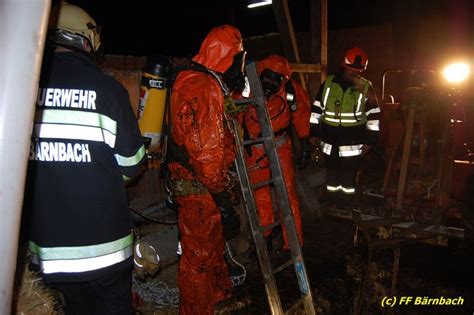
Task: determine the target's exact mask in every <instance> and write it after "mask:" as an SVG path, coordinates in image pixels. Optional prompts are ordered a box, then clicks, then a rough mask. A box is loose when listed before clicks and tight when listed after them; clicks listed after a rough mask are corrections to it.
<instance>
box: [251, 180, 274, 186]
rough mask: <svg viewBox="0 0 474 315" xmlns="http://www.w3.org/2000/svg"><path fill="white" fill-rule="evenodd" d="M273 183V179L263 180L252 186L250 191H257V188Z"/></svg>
mask: <svg viewBox="0 0 474 315" xmlns="http://www.w3.org/2000/svg"><path fill="white" fill-rule="evenodd" d="M274 182H275V180H274V179H273V178H270V179H268V180H264V181H263V182H258V183H256V184H252V189H259V188H262V187H265V186H267V185H270V184H272V183H274Z"/></svg>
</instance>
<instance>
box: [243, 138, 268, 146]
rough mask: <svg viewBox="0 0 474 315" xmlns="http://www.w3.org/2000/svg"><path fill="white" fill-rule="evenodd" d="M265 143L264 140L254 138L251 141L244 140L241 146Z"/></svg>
mask: <svg viewBox="0 0 474 315" xmlns="http://www.w3.org/2000/svg"><path fill="white" fill-rule="evenodd" d="M263 141H265V138H255V139H252V140H245V141H243V142H242V144H243V145H249V144H254V143H262V142H263Z"/></svg>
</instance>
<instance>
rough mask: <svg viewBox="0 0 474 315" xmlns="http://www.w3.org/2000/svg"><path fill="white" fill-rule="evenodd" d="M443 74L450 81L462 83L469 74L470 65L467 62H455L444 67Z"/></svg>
mask: <svg viewBox="0 0 474 315" xmlns="http://www.w3.org/2000/svg"><path fill="white" fill-rule="evenodd" d="M443 75H444V77H445V79H446V80H447V81H448V82H449V83H460V82H463V81H464V80H466V79H467V77H468V76H469V66H468V65H467V64H465V63H453V64H450V65H448V66H446V68H444V71H443Z"/></svg>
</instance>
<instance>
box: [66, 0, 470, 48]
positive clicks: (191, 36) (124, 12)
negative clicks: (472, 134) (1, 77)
mask: <svg viewBox="0 0 474 315" xmlns="http://www.w3.org/2000/svg"><path fill="white" fill-rule="evenodd" d="M310 2H311V0H288V5H289V8H290V12H291V14H292V19H293V25H294V28H295V31H296V32H308V31H309V30H310ZM473 2H474V1H471V0H393V1H388V0H358V1H349V0H328V6H329V8H328V20H329V22H328V23H329V25H328V27H329V29H330V30H331V29H338V28H351V27H357V26H365V25H372V24H383V23H392V22H394V21H398V23H400V21H404V20H410V19H411V20H413V19H417V18H422V17H439V16H446V17H448V16H449V15H453V14H463V12H464V14H465V13H466V11H469V10H471V11H472V9H473V4H472V3H473ZM69 3H71V4H76V5H78V6H80V7H82V8H84V9H85V10H86V11H88V12H89V13H90V14H91V16H93V17H94V18H95V19H96V21H97V23H98V24H99V25H100V26H101V27H102V42H103V44H104V47H105V53H106V54H115V55H137V56H145V55H152V54H165V55H170V56H178V57H183V56H192V55H194V54H195V53H196V52H197V51H198V49H199V45H200V43H201V41H202V40H203V38H204V36H205V35H206V34H207V32H208V31H209V30H210V29H211V28H212V27H214V26H217V25H220V24H231V25H234V26H236V27H237V28H239V30H240V31H241V33H242V35H243V36H244V38H246V37H249V36H255V35H264V34H268V33H271V32H277V31H278V30H277V25H276V22H275V18H274V14H273V9H272V7H271V6H264V7H260V8H255V9H248V8H247V7H246V1H245V0H220V1H219V0H200V1H178V0H174V1H164V0H158V1H157V0H155V1H151V0H148V1H145V0H135V1H126V0H118V1H113V2H112V1H96V0H70V1H69ZM471 14H472V13H471ZM471 18H472V16H471Z"/></svg>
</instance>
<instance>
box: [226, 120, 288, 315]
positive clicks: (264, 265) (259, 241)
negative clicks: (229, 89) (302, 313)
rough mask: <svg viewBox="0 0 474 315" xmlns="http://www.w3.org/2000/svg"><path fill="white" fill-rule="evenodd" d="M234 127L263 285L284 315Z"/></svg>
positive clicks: (274, 308) (238, 164) (272, 303)
mask: <svg viewBox="0 0 474 315" xmlns="http://www.w3.org/2000/svg"><path fill="white" fill-rule="evenodd" d="M232 127H233V131H234V136H235V141H236V144H237V156H236V159H235V167H236V170H237V175H238V177H239V183H240V188H241V190H242V195H243V201H244V206H245V210H246V213H247V217H248V220H249V225H250V229H251V231H252V238H253V241H254V243H255V246H256V249H257V250H256V252H257V257H258V261H259V263H260V268H261V269H262V274H263V280H264V281H263V283H264V285H265V291H266V292H267V300H268V305H269V307H270V310H271V313H272V314H273V315H280V314H281V315H282V314H283V308H282V305H281V300H280V295H279V293H278V288H277V284H276V281H275V278H274V277H273V274H272V265H271V262H270V258H269V256H268V251H267V247H266V243H265V240H264V238H263V233H262V232H261V231H260V224H259V222H260V221H259V218H258V215H257V208H256V203H255V199H254V196H253V192H252V189H251V184H250V180H249V177H248V172H247V166H246V164H245V157H244V151H243V145H242V141H241V139H240V137H239V133H238V132H237V130H238V122H237V121H236V120H235V119H233V120H232Z"/></svg>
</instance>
